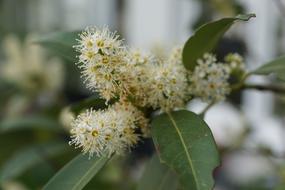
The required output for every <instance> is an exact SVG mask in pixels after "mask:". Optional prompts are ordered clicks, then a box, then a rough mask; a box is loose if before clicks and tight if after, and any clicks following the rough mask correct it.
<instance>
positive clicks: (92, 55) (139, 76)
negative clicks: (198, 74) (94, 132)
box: [75, 27, 187, 110]
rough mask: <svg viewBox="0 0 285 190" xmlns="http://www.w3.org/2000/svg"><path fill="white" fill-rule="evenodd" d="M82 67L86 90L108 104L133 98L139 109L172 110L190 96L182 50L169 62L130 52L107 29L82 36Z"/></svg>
mask: <svg viewBox="0 0 285 190" xmlns="http://www.w3.org/2000/svg"><path fill="white" fill-rule="evenodd" d="M78 41H79V45H76V46H75V48H76V49H77V51H78V52H79V53H80V55H79V67H80V68H81V69H82V74H83V77H84V78H85V81H86V83H87V87H89V88H90V89H93V90H95V91H98V92H99V93H100V95H101V96H102V97H103V98H104V99H106V100H107V101H109V100H110V99H112V98H115V97H124V98H126V97H127V98H133V99H135V101H134V102H135V103H136V105H138V106H149V107H153V108H155V109H157V108H161V109H163V110H171V109H174V108H176V107H182V106H183V105H184V99H185V97H186V92H187V75H186V70H185V68H184V67H183V65H182V62H181V49H179V48H176V49H174V50H173V52H172V53H171V55H170V57H169V58H167V59H166V60H161V59H157V58H155V57H154V56H151V55H144V54H142V53H141V52H139V51H134V50H129V49H128V48H127V47H126V46H125V45H124V44H123V41H122V40H120V39H119V36H118V35H117V34H116V33H112V32H110V31H109V30H108V28H106V27H105V28H103V29H102V30H100V29H98V28H87V29H86V30H85V31H84V32H83V33H82V34H80V39H79V40H78Z"/></svg>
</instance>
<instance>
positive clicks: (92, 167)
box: [72, 156, 104, 190]
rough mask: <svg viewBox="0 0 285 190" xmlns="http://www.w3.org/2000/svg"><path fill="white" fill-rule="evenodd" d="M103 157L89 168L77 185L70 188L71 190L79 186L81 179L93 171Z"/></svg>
mask: <svg viewBox="0 0 285 190" xmlns="http://www.w3.org/2000/svg"><path fill="white" fill-rule="evenodd" d="M103 158H104V157H103V156H102V157H101V158H100V159H98V160H96V162H95V163H94V165H93V166H91V167H90V169H89V170H88V171H87V172H86V173H85V174H84V175H83V176H82V177H81V178H80V179H79V180H78V183H76V184H75V186H74V187H73V188H72V190H75V189H77V187H78V186H79V185H80V184H81V182H82V181H83V179H84V178H85V177H86V176H88V175H89V174H90V173H91V172H92V171H93V169H94V167H96V166H97V163H99V162H100V161H101V160H102V159H103Z"/></svg>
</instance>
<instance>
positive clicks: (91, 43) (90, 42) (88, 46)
mask: <svg viewBox="0 0 285 190" xmlns="http://www.w3.org/2000/svg"><path fill="white" fill-rule="evenodd" d="M92 46H93V42H92V41H91V40H88V41H87V43H86V47H87V48H91V47H92Z"/></svg>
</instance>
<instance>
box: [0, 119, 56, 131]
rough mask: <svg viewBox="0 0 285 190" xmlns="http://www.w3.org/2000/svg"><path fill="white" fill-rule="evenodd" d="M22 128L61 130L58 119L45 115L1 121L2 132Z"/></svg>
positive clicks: (0, 128)
mask: <svg viewBox="0 0 285 190" xmlns="http://www.w3.org/2000/svg"><path fill="white" fill-rule="evenodd" d="M22 129H44V130H59V129H61V127H60V125H59V124H58V123H57V122H56V121H54V120H52V119H49V118H47V117H43V116H27V117H23V118H11V119H6V120H4V121H2V122H1V123H0V133H4V132H10V131H15V130H22Z"/></svg>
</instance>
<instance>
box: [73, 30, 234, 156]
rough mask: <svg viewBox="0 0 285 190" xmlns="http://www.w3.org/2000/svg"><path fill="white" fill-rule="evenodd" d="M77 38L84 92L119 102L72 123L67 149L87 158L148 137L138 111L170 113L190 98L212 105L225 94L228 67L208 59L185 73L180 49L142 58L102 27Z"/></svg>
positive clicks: (227, 88)
mask: <svg viewBox="0 0 285 190" xmlns="http://www.w3.org/2000/svg"><path fill="white" fill-rule="evenodd" d="M79 38H80V39H79V40H78V42H79V44H78V45H76V46H75V48H76V50H77V51H78V52H79V54H80V55H79V63H78V65H79V68H81V69H82V75H83V78H84V79H85V82H86V85H87V87H88V88H90V89H92V90H95V91H97V92H99V93H100V95H101V97H102V98H104V99H106V100H107V102H108V101H109V100H111V99H119V103H115V104H114V105H112V106H109V108H108V109H106V110H103V111H102V110H101V111H92V110H88V111H86V112H85V113H82V114H80V115H79V116H78V117H77V119H75V121H74V122H73V127H72V130H71V132H72V141H71V144H75V145H76V147H81V148H82V149H83V152H85V153H87V152H89V154H90V155H91V156H92V155H93V154H96V155H99V156H100V155H102V154H103V153H104V152H107V154H108V155H109V156H110V155H112V154H113V153H121V152H124V151H125V150H127V149H129V148H130V147H132V146H134V145H135V144H136V143H137V142H138V140H139V138H140V136H146V135H147V133H148V131H149V127H148V120H147V119H146V118H145V116H144V113H143V112H141V111H139V110H138V108H137V107H143V108H153V109H161V110H162V111H171V110H174V109H176V108H182V107H184V106H185V104H186V103H187V100H189V95H192V96H194V97H200V98H202V100H204V101H206V102H212V101H219V100H222V99H224V97H225V95H226V94H228V93H229V84H228V82H227V80H228V78H229V73H230V72H229V68H228V67H227V66H225V65H223V64H219V63H217V61H216V58H215V57H214V56H213V55H211V54H206V55H205V56H204V59H201V60H198V66H197V67H196V68H195V70H194V72H193V73H189V72H187V70H186V69H185V67H184V66H183V64H182V49H181V48H174V49H173V50H172V51H171V52H170V53H169V56H159V57H158V56H155V55H150V54H145V53H142V52H140V51H138V50H133V49H129V48H127V47H126V46H125V44H124V43H123V41H122V40H121V39H119V36H118V35H117V34H116V33H112V32H110V31H109V29H108V28H106V27H105V28H103V29H102V30H101V29H98V28H87V29H86V30H85V31H84V32H83V33H82V34H80V36H79ZM165 55H167V54H165ZM138 129H139V131H140V133H138ZM140 134H142V135H140Z"/></svg>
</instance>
